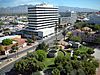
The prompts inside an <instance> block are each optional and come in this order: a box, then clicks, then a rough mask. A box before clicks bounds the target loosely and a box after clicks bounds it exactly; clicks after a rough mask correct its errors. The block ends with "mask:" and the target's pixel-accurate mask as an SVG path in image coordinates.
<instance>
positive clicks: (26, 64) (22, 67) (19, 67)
mask: <svg viewBox="0 0 100 75" xmlns="http://www.w3.org/2000/svg"><path fill="white" fill-rule="evenodd" d="M44 67H45V65H44V64H43V63H42V62H39V61H37V60H36V59H35V58H26V59H22V60H20V61H19V62H16V63H15V65H14V69H15V71H17V72H19V73H22V74H27V75H30V74H32V72H36V71H42V70H43V69H44Z"/></svg>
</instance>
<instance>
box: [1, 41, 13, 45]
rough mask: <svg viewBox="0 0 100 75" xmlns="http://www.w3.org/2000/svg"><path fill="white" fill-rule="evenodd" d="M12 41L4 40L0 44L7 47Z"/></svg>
mask: <svg viewBox="0 0 100 75" xmlns="http://www.w3.org/2000/svg"><path fill="white" fill-rule="evenodd" d="M12 41H13V40H12V39H4V40H3V41H2V44H3V45H6V46H7V45H10V44H12Z"/></svg>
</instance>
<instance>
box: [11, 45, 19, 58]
mask: <svg viewBox="0 0 100 75" xmlns="http://www.w3.org/2000/svg"><path fill="white" fill-rule="evenodd" d="M11 49H12V50H13V51H14V52H15V51H16V55H17V56H18V52H17V51H18V49H19V47H18V44H16V45H13V46H12V47H11Z"/></svg>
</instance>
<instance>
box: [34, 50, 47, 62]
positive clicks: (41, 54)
mask: <svg viewBox="0 0 100 75" xmlns="http://www.w3.org/2000/svg"><path fill="white" fill-rule="evenodd" d="M36 54H37V55H38V57H37V58H36V59H37V60H38V61H43V60H44V59H45V58H46V53H45V51H43V50H37V51H36Z"/></svg>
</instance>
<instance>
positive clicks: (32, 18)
mask: <svg viewBox="0 0 100 75" xmlns="http://www.w3.org/2000/svg"><path fill="white" fill-rule="evenodd" d="M28 16H29V17H28V21H29V24H28V27H27V28H26V29H25V30H24V33H25V36H26V37H32V35H33V34H34V35H35V36H37V38H39V39H42V38H45V37H47V36H49V35H52V34H53V33H54V29H55V25H56V23H55V22H58V8H57V7H54V6H52V5H47V4H38V5H35V6H32V7H29V8H28Z"/></svg>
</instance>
